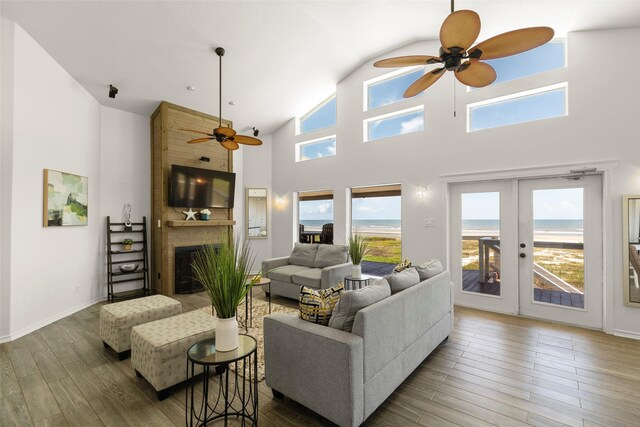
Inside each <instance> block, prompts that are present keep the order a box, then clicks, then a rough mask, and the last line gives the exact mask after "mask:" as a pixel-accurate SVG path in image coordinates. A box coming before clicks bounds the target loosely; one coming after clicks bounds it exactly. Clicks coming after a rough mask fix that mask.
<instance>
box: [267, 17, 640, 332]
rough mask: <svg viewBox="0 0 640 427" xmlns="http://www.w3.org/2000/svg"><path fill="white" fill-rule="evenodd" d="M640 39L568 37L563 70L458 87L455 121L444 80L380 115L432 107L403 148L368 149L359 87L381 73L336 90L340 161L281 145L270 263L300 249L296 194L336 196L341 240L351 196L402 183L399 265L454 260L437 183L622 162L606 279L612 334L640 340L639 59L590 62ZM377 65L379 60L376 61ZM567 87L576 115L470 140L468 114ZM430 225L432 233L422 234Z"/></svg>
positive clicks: (356, 76) (287, 135)
mask: <svg viewBox="0 0 640 427" xmlns="http://www.w3.org/2000/svg"><path fill="white" fill-rule="evenodd" d="M638 39H640V29H627V30H610V31H597V32H580V33H572V34H570V35H569V39H568V55H567V57H568V63H569V66H568V67H567V68H566V69H560V70H553V71H549V72H546V73H542V74H539V75H536V76H530V77H527V78H523V79H520V80H517V81H511V82H506V83H502V84H496V85H495V86H492V87H488V88H485V89H482V90H477V91H472V92H466V91H465V90H464V88H463V87H462V86H460V85H458V88H457V117H456V118H454V117H453V114H452V112H453V82H452V79H453V78H454V77H453V76H452V73H447V74H446V75H445V76H444V77H443V78H442V79H440V80H439V81H438V82H437V83H436V84H435V85H433V86H432V87H431V88H429V89H428V90H427V91H426V93H425V94H424V95H421V96H418V97H415V98H412V99H410V100H406V101H404V102H403V103H402V104H403V105H402V107H398V106H397V105H396V106H387V107H383V108H380V109H379V110H380V111H379V112H376V113H375V115H378V114H382V113H386V112H389V111H393V110H396V109H401V108H408V107H410V106H414V105H419V104H421V103H424V105H425V111H426V114H425V116H426V119H425V131H423V132H419V133H414V134H408V135H403V136H399V137H395V138H388V139H384V140H378V141H373V142H369V143H363V142H362V120H363V119H364V118H366V117H370V116H371V114H367V113H365V112H363V111H362V105H363V101H362V97H363V81H365V80H368V79H370V78H372V77H375V76H378V75H381V74H384V73H385V72H388V70H382V69H376V68H374V67H373V66H371V63H372V62H373V61H371V62H367V63H365V64H364V65H363V66H362V67H361V68H359V69H357V70H356V71H354V72H353V73H352V74H351V75H349V76H348V77H347V78H346V79H345V80H344V81H342V82H340V83H339V84H338V86H337V100H338V105H337V110H338V123H337V126H336V127H335V129H329V130H328V131H326V132H325V133H326V134H333V133H336V134H337V138H338V142H337V144H338V145H337V153H338V154H337V156H335V157H329V158H323V159H319V160H313V161H306V162H300V163H296V162H295V160H294V144H295V143H296V142H300V141H302V140H305V139H312V138H315V137H317V136H320V135H321V134H322V133H319V132H316V133H313V134H309V135H305V136H304V137H301V136H298V137H296V136H294V121H293V120H291V121H290V122H289V123H287V124H286V125H285V126H283V127H282V128H281V129H279V130H278V131H277V132H276V133H275V134H274V135H273V163H272V164H273V166H272V179H273V193H274V195H280V196H286V199H287V202H288V204H287V206H286V207H284V208H283V209H281V210H274V216H273V221H272V224H273V231H274V235H275V236H278V238H277V239H276V240H274V243H273V256H282V255H286V254H288V253H289V252H290V251H291V242H292V241H293V240H294V227H293V225H294V223H293V216H294V215H293V206H292V193H293V192H295V191H300V190H312V189H333V190H334V194H335V195H336V197H335V199H334V224H335V225H334V226H335V233H334V234H335V241H336V242H337V243H339V242H342V241H344V236H345V234H346V222H347V218H346V217H347V206H346V199H345V197H344V195H345V193H346V189H347V188H350V187H353V186H360V185H369V184H384V183H396V182H399V183H401V184H402V194H403V197H402V230H403V235H402V251H403V257H408V258H410V259H412V260H415V261H420V260H426V259H429V258H440V259H443V260H444V259H446V258H447V253H446V246H445V242H446V229H445V224H446V217H445V215H446V207H445V203H444V194H443V186H442V185H441V183H440V182H441V179H440V176H441V175H446V174H453V173H463V172H480V171H488V170H501V169H511V168H527V167H537V166H550V165H557V164H572V163H581V162H593V161H601V160H617V161H618V162H619V166H618V167H617V168H616V169H615V170H614V171H613V172H612V174H611V181H612V182H611V192H610V194H609V199H608V200H606V201H605V202H606V204H607V205H608V206H609V207H610V208H611V213H612V218H611V222H612V224H613V226H612V230H611V231H612V233H611V234H610V235H609V238H610V241H609V242H607V244H608V245H609V246H610V247H611V249H612V251H613V256H612V259H611V265H610V266H609V267H610V272H611V273H610V275H609V276H608V277H607V281H606V283H605V286H606V287H607V289H609V290H611V294H612V295H613V303H612V305H611V307H610V310H609V312H610V313H613V314H612V320H613V329H616V330H617V332H619V333H621V334H622V333H624V332H625V331H626V332H628V333H629V334H630V335H633V334H638V337H639V338H640V310H638V309H633V308H629V307H625V306H623V304H622V276H621V274H622V253H621V249H622V240H621V237H622V236H621V234H622V229H621V216H622V214H621V210H620V205H621V203H620V200H621V196H622V194H626V193H634V194H637V193H639V192H640V142H639V140H640V139H639V138H638V136H639V131H638V126H637V119H638V117H637V111H638V107H637V105H636V99H638V96H640V87H639V86H638V85H637V76H636V72H635V71H634V70H636V69H638V67H640V59H639V58H638V57H637V56H633V57H629V58H627V60H626V61H627V62H625V66H624V67H616V69H615V71H613V70H611V71H608V70H606V69H603V68H602V66H598V65H597V64H594V63H593V59H592V57H593V52H604V51H607V50H608V49H610V46H618V45H622V44H624V43H625V42H626V41H627V40H638ZM437 51H438V44H437V43H435V42H420V43H415V44H413V45H409V46H407V47H404V48H402V49H399V50H397V51H395V52H390V53H388V54H385V57H391V56H397V55H409V54H416V53H429V52H437ZM375 59H378V58H375ZM561 81H568V82H569V116H568V117H561V118H555V119H550V120H545V121H539V122H533V123H525V124H520V125H515V126H508V127H503V128H498V129H492V130H485V131H480V132H474V133H467V132H466V104H467V103H470V102H475V101H478V100H481V99H488V98H493V97H497V96H501V95H505V94H509V93H513V92H518V91H523V90H528V89H532V88H536V87H541V86H545V85H549V84H553V83H557V82H561ZM425 185H428V186H429V192H428V195H427V198H426V200H425V201H424V204H422V203H421V202H420V201H419V199H418V198H417V194H416V193H417V188H418V187H419V186H425ZM425 217H433V218H435V219H436V227H433V228H426V227H423V226H422V225H423V219H424V218H425Z"/></svg>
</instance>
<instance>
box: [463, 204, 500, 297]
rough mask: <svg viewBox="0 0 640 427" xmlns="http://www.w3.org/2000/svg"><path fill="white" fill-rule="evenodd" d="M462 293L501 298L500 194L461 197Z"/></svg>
mask: <svg viewBox="0 0 640 427" xmlns="http://www.w3.org/2000/svg"><path fill="white" fill-rule="evenodd" d="M462 290H463V291H466V292H477V293H481V294H489V295H500V193H498V192H491V193H463V194H462Z"/></svg>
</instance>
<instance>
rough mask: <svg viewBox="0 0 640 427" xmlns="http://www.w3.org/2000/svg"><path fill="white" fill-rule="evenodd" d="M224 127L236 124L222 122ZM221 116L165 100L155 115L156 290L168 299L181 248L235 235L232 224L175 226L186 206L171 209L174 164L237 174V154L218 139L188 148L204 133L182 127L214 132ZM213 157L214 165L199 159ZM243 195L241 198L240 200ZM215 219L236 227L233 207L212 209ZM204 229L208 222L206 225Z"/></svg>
mask: <svg viewBox="0 0 640 427" xmlns="http://www.w3.org/2000/svg"><path fill="white" fill-rule="evenodd" d="M222 125H223V126H231V122H230V121H228V120H224V119H223V120H222ZM217 127H218V118H217V117H214V116H211V115H209V114H205V113H201V112H199V111H195V110H191V109H188V108H185V107H181V106H178V105H174V104H170V103H168V102H165V101H163V102H161V103H160V105H159V106H158V108H157V109H156V111H155V112H154V113H153V115H152V116H151V196H152V197H151V203H152V206H151V223H150V230H151V254H152V255H151V288H152V289H154V290H155V291H157V292H160V293H162V294H164V295H169V296H170V295H173V294H174V290H175V287H174V276H175V273H174V254H175V248H176V247H180V246H196V245H204V244H210V243H219V242H220V238H221V236H222V235H224V233H225V232H226V233H227V234H226V235H227V236H231V237H232V236H233V230H232V225H216V226H213V224H215V222H214V221H211V222H209V223H207V224H212V225H211V226H202V227H180V226H170V224H175V222H176V221H180V220H184V219H185V215H184V214H183V213H182V211H183V210H186V209H183V208H173V207H170V206H168V200H169V182H170V175H171V165H173V164H176V165H182V166H191V167H196V168H201V169H213V170H221V171H225V172H233V153H232V152H231V151H229V150H227V149H225V148H223V147H222V146H221V145H220V144H219V143H218V142H216V141H207V142H203V143H199V144H187V141H189V140H190V139H193V138H199V137H202V136H204V135H201V134H197V133H194V132H187V131H182V130H179V129H180V128H185V129H194V130H201V131H205V132H208V133H212V131H213V129H214V128H217ZM201 156H205V157H209V158H210V159H211V161H210V162H208V163H207V162H203V161H201V160H200V157H201ZM241 193H242V192H239V193H238V194H236V196H237V197H241V196H242V194H241ZM210 210H211V217H210V218H211V220H226V221H227V222H226V223H227V224H233V209H210ZM202 223H203V224H202V225H204V224H205V223H204V221H203V222H202Z"/></svg>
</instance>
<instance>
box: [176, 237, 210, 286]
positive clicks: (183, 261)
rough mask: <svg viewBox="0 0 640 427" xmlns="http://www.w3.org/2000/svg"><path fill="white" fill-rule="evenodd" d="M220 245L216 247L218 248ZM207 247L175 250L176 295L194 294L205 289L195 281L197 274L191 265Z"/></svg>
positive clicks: (186, 247) (188, 247) (200, 246)
mask: <svg viewBox="0 0 640 427" xmlns="http://www.w3.org/2000/svg"><path fill="white" fill-rule="evenodd" d="M218 246H219V245H214V247H216V248H217V247H218ZM205 247H206V246H204V245H199V246H179V247H176V248H175V258H174V266H175V280H174V286H175V289H174V291H175V293H176V294H192V293H195V292H202V291H204V288H203V287H202V284H200V282H198V281H197V280H196V279H195V274H194V272H193V268H192V267H191V264H192V263H193V259H194V258H195V256H196V254H197V253H198V252H199V251H201V250H203V249H204V248H205Z"/></svg>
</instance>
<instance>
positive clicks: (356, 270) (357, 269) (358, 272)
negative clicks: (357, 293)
mask: <svg viewBox="0 0 640 427" xmlns="http://www.w3.org/2000/svg"><path fill="white" fill-rule="evenodd" d="M351 277H353V278H354V279H359V278H360V277H362V266H361V265H360V264H354V265H353V266H352V267H351Z"/></svg>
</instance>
